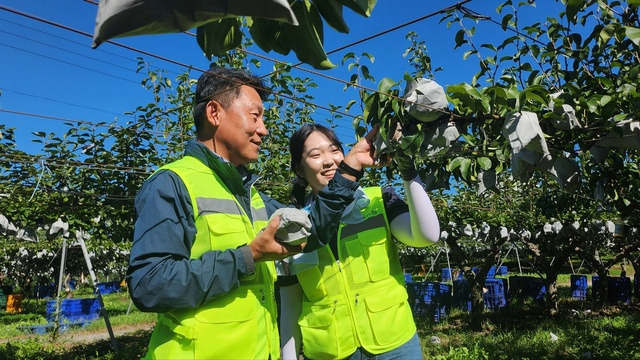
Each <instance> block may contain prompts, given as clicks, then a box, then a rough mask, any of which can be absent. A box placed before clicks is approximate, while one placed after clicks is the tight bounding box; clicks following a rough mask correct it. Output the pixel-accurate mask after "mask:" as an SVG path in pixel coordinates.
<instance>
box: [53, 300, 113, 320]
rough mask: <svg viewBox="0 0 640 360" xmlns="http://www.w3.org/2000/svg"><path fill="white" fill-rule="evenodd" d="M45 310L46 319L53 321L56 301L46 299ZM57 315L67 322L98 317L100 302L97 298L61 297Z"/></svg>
mask: <svg viewBox="0 0 640 360" xmlns="http://www.w3.org/2000/svg"><path fill="white" fill-rule="evenodd" d="M46 310H47V313H46V319H47V321H54V320H55V311H56V301H55V300H49V301H47V304H46ZM59 317H60V318H61V319H62V320H63V321H68V322H83V321H91V320H96V319H98V318H99V317H100V302H99V301H98V298H84V299H63V300H61V302H60V314H59Z"/></svg>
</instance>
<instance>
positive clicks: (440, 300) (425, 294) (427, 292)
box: [407, 281, 451, 322]
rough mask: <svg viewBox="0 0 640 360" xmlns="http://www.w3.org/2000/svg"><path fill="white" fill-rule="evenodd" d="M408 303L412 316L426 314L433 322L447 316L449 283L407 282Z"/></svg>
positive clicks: (449, 296) (449, 299)
mask: <svg viewBox="0 0 640 360" xmlns="http://www.w3.org/2000/svg"><path fill="white" fill-rule="evenodd" d="M407 293H408V294H409V304H410V305H411V310H412V311H413V315H414V317H422V316H427V317H430V318H431V319H432V320H433V321H434V322H440V321H441V320H443V319H445V318H446V317H447V313H448V312H449V308H450V305H451V285H449V284H443V283H439V282H431V281H419V282H413V283H408V284H407Z"/></svg>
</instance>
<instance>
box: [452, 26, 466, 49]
mask: <svg viewBox="0 0 640 360" xmlns="http://www.w3.org/2000/svg"><path fill="white" fill-rule="evenodd" d="M464 35H465V32H464V30H458V32H457V33H456V46H455V47H454V49H457V48H459V47H460V46H462V45H463V44H466V43H467V40H465V39H464Z"/></svg>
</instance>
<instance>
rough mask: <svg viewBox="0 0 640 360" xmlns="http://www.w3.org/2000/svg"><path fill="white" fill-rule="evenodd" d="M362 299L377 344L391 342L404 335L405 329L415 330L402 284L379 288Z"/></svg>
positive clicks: (383, 344) (381, 344)
mask: <svg viewBox="0 0 640 360" xmlns="http://www.w3.org/2000/svg"><path fill="white" fill-rule="evenodd" d="M382 294H386V295H384V296H382ZM364 301H365V304H366V306H367V316H368V317H369V322H370V324H371V331H372V332H373V338H374V340H375V342H376V344H377V345H379V346H385V345H387V344H392V343H394V342H396V341H398V339H400V338H402V337H404V336H406V334H407V331H412V332H415V325H414V322H413V315H412V313H411V309H410V308H409V304H408V303H407V292H406V291H405V289H404V288H403V287H402V286H399V285H394V286H392V287H389V288H387V289H381V290H380V291H376V292H374V293H372V294H370V295H369V296H367V297H365V299H364ZM405 330H406V331H405Z"/></svg>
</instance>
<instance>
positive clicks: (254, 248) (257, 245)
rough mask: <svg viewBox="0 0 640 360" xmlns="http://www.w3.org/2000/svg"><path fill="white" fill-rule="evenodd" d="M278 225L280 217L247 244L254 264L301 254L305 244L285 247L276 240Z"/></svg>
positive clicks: (285, 245) (272, 220)
mask: <svg viewBox="0 0 640 360" xmlns="http://www.w3.org/2000/svg"><path fill="white" fill-rule="evenodd" d="M279 225H280V216H276V217H274V218H273V219H271V221H269V224H267V226H266V227H265V228H264V230H263V231H262V232H261V233H260V234H258V236H256V237H255V239H253V241H251V243H249V249H251V254H252V255H253V260H254V261H255V262H260V261H273V260H282V259H284V258H287V257H289V256H291V255H294V254H297V253H299V252H302V249H304V246H305V244H306V243H305V244H300V245H287V244H282V243H279V242H278V241H277V240H276V236H275V235H276V231H277V230H278V226H279Z"/></svg>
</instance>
